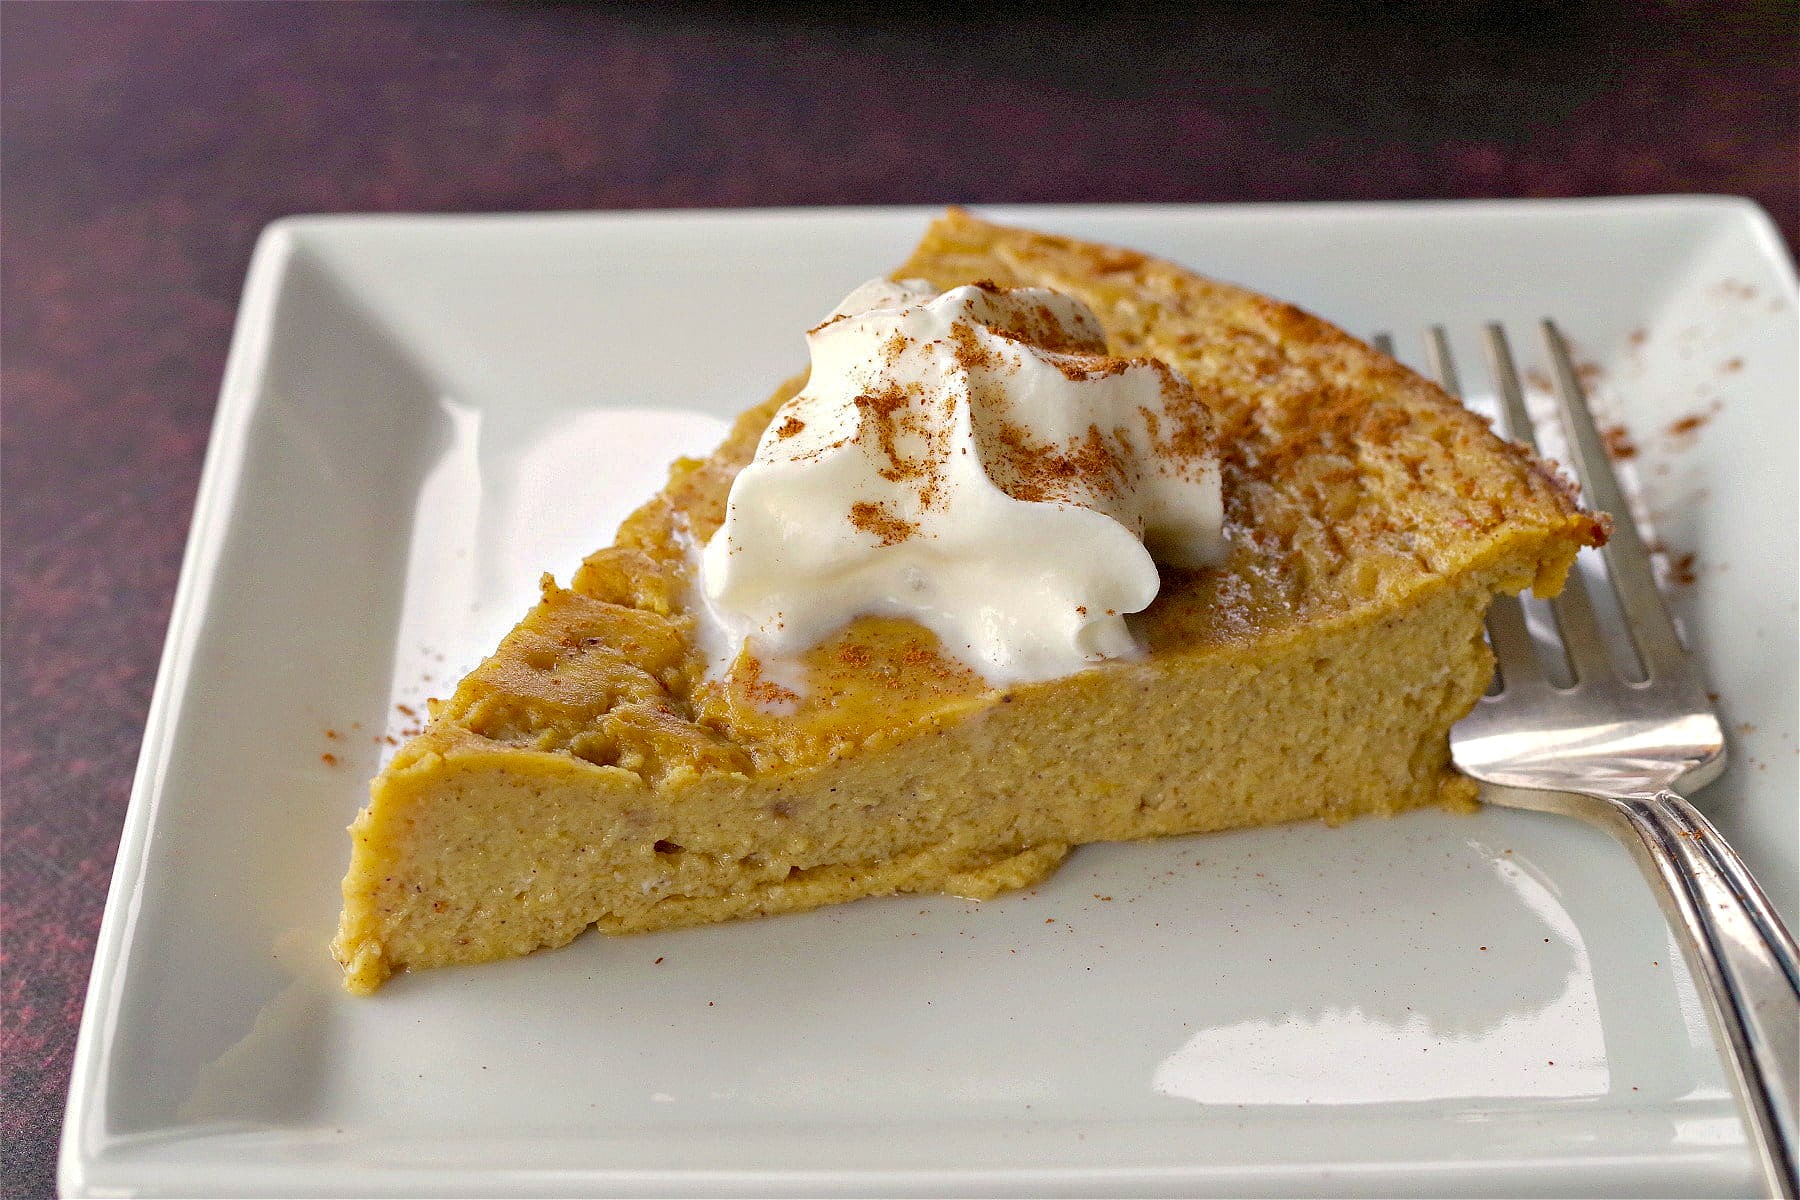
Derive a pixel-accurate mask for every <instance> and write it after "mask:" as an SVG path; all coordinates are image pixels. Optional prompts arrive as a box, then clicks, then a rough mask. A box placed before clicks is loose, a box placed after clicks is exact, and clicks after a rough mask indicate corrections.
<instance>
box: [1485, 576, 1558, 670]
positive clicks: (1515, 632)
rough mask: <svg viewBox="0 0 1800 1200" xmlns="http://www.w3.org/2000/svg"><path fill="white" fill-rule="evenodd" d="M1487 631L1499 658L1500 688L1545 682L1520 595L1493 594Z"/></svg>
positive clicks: (1489, 641)
mask: <svg viewBox="0 0 1800 1200" xmlns="http://www.w3.org/2000/svg"><path fill="white" fill-rule="evenodd" d="M1487 631H1488V644H1489V645H1491V646H1493V648H1494V657H1495V658H1496V659H1498V660H1499V671H1500V690H1501V691H1504V692H1510V691H1512V690H1514V689H1515V688H1520V687H1528V686H1542V685H1543V684H1544V683H1545V682H1546V680H1545V678H1544V668H1543V665H1542V664H1541V663H1539V662H1538V656H1537V647H1536V646H1534V645H1533V644H1532V641H1531V630H1530V629H1528V628H1526V626H1525V606H1524V605H1522V604H1520V603H1519V598H1518V597H1517V596H1495V597H1494V602H1493V603H1492V604H1490V605H1489V606H1488V614H1487Z"/></svg>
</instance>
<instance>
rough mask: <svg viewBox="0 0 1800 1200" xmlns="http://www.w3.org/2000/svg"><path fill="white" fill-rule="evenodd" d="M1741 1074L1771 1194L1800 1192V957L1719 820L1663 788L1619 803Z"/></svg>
mask: <svg viewBox="0 0 1800 1200" xmlns="http://www.w3.org/2000/svg"><path fill="white" fill-rule="evenodd" d="M1616 803H1617V804H1618V809H1619V812H1620V813H1621V815H1623V816H1624V818H1625V819H1626V821H1627V822H1628V823H1629V824H1630V826H1631V828H1632V831H1633V832H1634V833H1635V834H1636V835H1637V839H1636V840H1637V843H1638V845H1639V847H1640V848H1641V850H1642V851H1643V855H1642V861H1643V865H1644V866H1645V867H1646V868H1647V869H1649V870H1651V871H1653V878H1654V879H1655V880H1656V881H1659V882H1660V883H1661V884H1662V885H1663V886H1662V887H1661V888H1658V889H1657V890H1658V892H1659V899H1660V900H1661V901H1662V905H1663V908H1664V910H1665V911H1666V912H1667V914H1668V917H1669V922H1670V924H1671V925H1672V926H1673V927H1674V929H1675V933H1676V936H1677V938H1678V939H1679V940H1680V942H1681V944H1682V949H1683V950H1684V952H1685V953H1686V955H1687V959H1688V966H1689V967H1690V968H1691V969H1692V971H1693V973H1694V976H1695V978H1696V979H1697V980H1699V981H1700V983H1701V991H1702V993H1703V995H1705V997H1706V1000H1707V1002H1708V1003H1707V1009H1708V1011H1709V1012H1710V1014H1711V1016H1712V1020H1713V1025H1714V1028H1715V1029H1716V1030H1717V1032H1718V1033H1719V1034H1720V1036H1721V1038H1722V1041H1723V1044H1724V1046H1725V1047H1726V1048H1727V1049H1728V1050H1729V1053H1728V1054H1727V1055H1726V1058H1727V1060H1728V1061H1729V1062H1730V1064H1731V1067H1732V1070H1733V1073H1734V1074H1735V1075H1736V1076H1737V1083H1738V1094H1739V1096H1740V1097H1741V1098H1742V1101H1743V1106H1744V1110H1745V1114H1746V1121H1747V1124H1748V1126H1749V1129H1748V1132H1749V1133H1750V1135H1751V1142H1752V1143H1753V1152H1754V1153H1756V1154H1757V1156H1758V1158H1759V1160H1760V1163H1759V1165H1760V1166H1761V1168H1762V1171H1763V1174H1764V1177H1765V1179H1766V1180H1767V1183H1768V1186H1769V1190H1770V1193H1771V1194H1772V1195H1775V1196H1782V1197H1789V1198H1792V1197H1795V1196H1796V1194H1797V1192H1800V1179H1797V1176H1796V1167H1797V1166H1800V1138H1797V1137H1796V1133H1795V1125H1796V1120H1797V1115H1800V951H1797V950H1796V948H1795V945H1794V937H1793V935H1792V934H1791V933H1789V932H1788V931H1787V929H1786V928H1785V927H1784V926H1783V925H1782V923H1781V919H1780V918H1779V917H1778V916H1776V915H1775V910H1774V908H1773V907H1772V906H1771V905H1770V904H1769V898H1768V897H1767V896H1766V895H1764V894H1763V890H1762V888H1761V887H1760V886H1758V885H1757V883H1756V881H1755V880H1754V879H1752V878H1751V877H1750V872H1749V870H1748V868H1746V867H1745V866H1744V862H1743V860H1742V859H1740V858H1739V857H1738V856H1737V852H1736V851H1735V850H1733V849H1732V848H1731V847H1730V845H1728V844H1727V843H1726V841H1725V839H1724V837H1723V836H1721V835H1720V833H1719V831H1718V830H1717V829H1715V828H1713V825H1712V822H1710V821H1708V820H1707V819H1706V818H1705V817H1704V816H1702V815H1701V814H1700V812H1699V810H1697V809H1696V808H1695V807H1694V806H1693V805H1691V804H1689V803H1688V802H1687V801H1686V800H1685V799H1683V798H1682V797H1681V796H1679V795H1677V794H1676V793H1674V792H1672V791H1670V790H1668V789H1666V788H1665V789H1662V790H1660V791H1657V792H1654V793H1646V794H1644V795H1641V796H1634V797H1630V798H1626V799H1621V800H1618V801H1616Z"/></svg>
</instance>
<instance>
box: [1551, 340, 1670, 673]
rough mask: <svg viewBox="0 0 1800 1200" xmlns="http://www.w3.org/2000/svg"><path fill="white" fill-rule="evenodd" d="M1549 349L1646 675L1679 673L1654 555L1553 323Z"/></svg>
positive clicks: (1569, 431)
mask: <svg viewBox="0 0 1800 1200" xmlns="http://www.w3.org/2000/svg"><path fill="white" fill-rule="evenodd" d="M1543 331H1544V347H1545V349H1546V350H1548V351H1549V354H1550V367H1551V373H1552V375H1553V376H1554V378H1555V381H1556V397H1557V399H1558V401H1560V403H1561V405H1562V417H1563V427H1564V433H1565V434H1566V435H1567V436H1568V441H1569V452H1570V455H1571V456H1572V457H1573V458H1574V459H1575V473H1576V475H1577V476H1578V477H1579V478H1580V480H1581V486H1582V489H1583V491H1585V492H1586V494H1587V500H1588V503H1589V504H1590V505H1591V506H1593V507H1594V508H1598V509H1601V510H1603V511H1606V512H1609V513H1612V514H1613V518H1614V520H1613V529H1612V537H1611V539H1610V540H1609V541H1608V542H1607V544H1606V546H1605V550H1604V552H1605V555H1606V566H1607V573H1608V574H1609V575H1610V576H1611V578H1612V584H1613V590H1614V591H1615V592H1616V593H1617V594H1618V597H1619V607H1620V608H1622V609H1623V610H1624V612H1625V623H1626V625H1627V626H1628V627H1629V628H1630V631H1631V640H1632V643H1633V644H1634V645H1635V646H1636V647H1637V652H1638V659H1639V661H1640V662H1642V663H1643V666H1644V674H1645V675H1646V676H1647V677H1649V678H1652V679H1653V678H1655V677H1656V676H1658V675H1660V674H1665V673H1669V672H1674V671H1678V670H1680V669H1681V667H1682V665H1683V663H1684V662H1685V661H1686V658H1687V655H1686V652H1685V651H1683V650H1682V648H1681V641H1680V639H1679V638H1677V637H1676V634H1675V623H1674V622H1673V621H1672V620H1670V619H1669V610H1668V609H1667V608H1665V607H1664V605H1663V599H1662V594H1661V593H1660V592H1658V591H1657V590H1656V576H1655V575H1654V574H1653V573H1652V571H1651V569H1650V552H1649V551H1648V550H1647V549H1645V547H1644V540H1643V538H1641V537H1639V536H1638V531H1637V526H1636V525H1635V524H1634V523H1633V522H1632V519H1631V508H1630V506H1629V505H1628V504H1627V503H1626V502H1625V493H1624V492H1623V491H1622V490H1621V489H1620V487H1619V479H1618V476H1616V475H1614V474H1613V469H1612V461H1611V460H1610V459H1609V458H1608V457H1607V455H1606V446H1605V444H1604V443H1603V442H1602V441H1601V440H1600V429H1599V426H1597V425H1596V424H1595V423H1594V414H1593V412H1592V411H1590V410H1589V408H1588V402H1587V396H1586V395H1585V394H1584V393H1583V392H1582V389H1581V380H1580V378H1579V377H1578V376H1577V375H1576V373H1575V364H1574V362H1573V361H1572V360H1571V358H1570V357H1569V347H1568V343H1567V342H1565V341H1564V340H1563V336H1562V333H1561V331H1559V330H1558V329H1557V328H1556V325H1555V323H1554V322H1552V321H1548V320H1546V321H1545V322H1544V323H1543Z"/></svg>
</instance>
